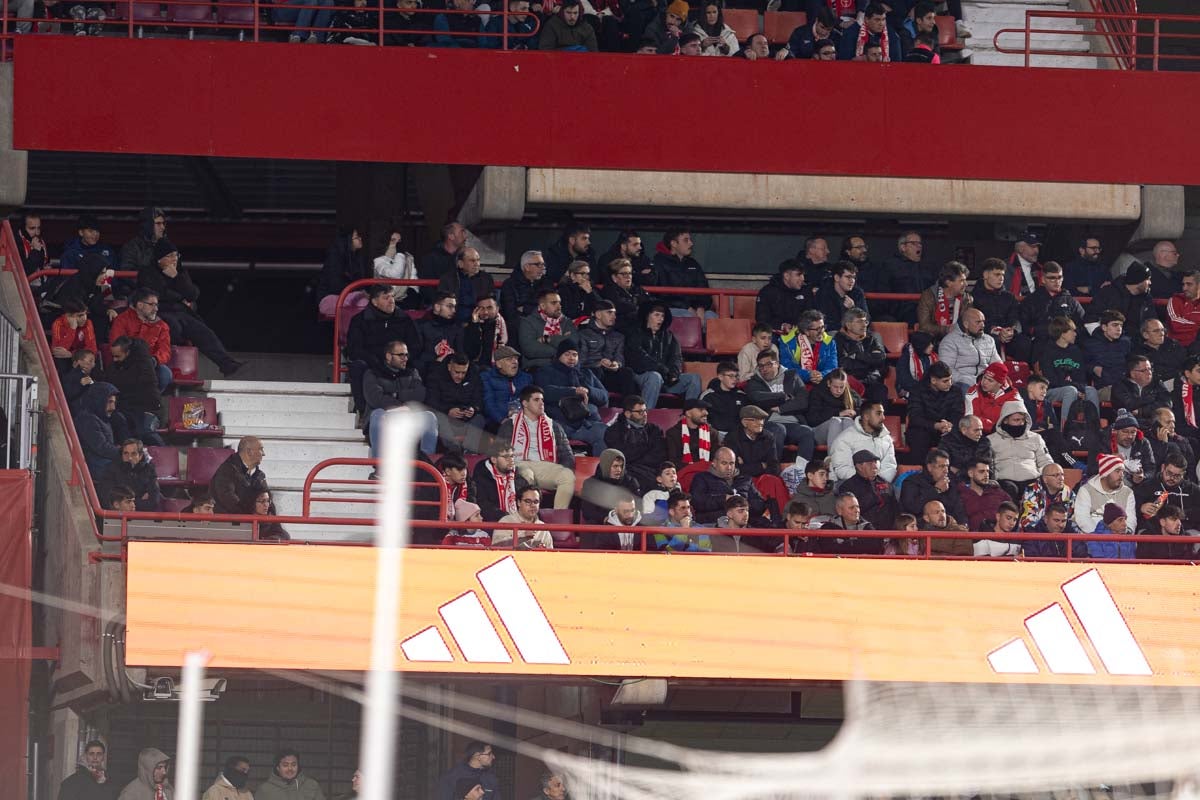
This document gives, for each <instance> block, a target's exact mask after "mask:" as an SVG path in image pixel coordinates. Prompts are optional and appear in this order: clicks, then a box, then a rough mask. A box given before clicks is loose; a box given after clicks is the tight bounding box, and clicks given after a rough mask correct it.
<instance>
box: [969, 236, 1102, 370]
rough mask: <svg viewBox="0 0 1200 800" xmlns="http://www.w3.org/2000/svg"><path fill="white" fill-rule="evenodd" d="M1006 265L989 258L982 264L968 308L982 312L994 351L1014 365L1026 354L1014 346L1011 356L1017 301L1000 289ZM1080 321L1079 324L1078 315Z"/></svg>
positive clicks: (1009, 293)
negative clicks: (994, 347)
mask: <svg viewBox="0 0 1200 800" xmlns="http://www.w3.org/2000/svg"><path fill="white" fill-rule="evenodd" d="M1007 269H1008V267H1007V265H1005V263H1004V262H1003V261H1001V260H1000V259H998V258H989V259H987V260H986V261H984V262H983V269H982V270H981V272H980V277H979V280H978V281H977V282H976V283H975V290H974V291H973V292H972V293H971V305H973V306H975V308H978V309H979V310H980V311H982V312H983V318H984V319H985V320H986V321H987V327H986V328H985V329H984V330H985V331H986V332H987V333H988V335H989V336H991V337H992V338H993V339H995V340H996V347H997V350H998V351H999V352H1001V353H1003V354H1007V355H1010V356H1012V357H1013V358H1016V359H1017V360H1018V361H1028V360H1029V355H1028V353H1025V352H1021V349H1020V347H1019V346H1018V347H1017V348H1016V349H1015V350H1014V351H1013V352H1011V353H1009V352H1008V351H1009V350H1010V349H1013V348H1012V345H1013V340H1014V339H1015V338H1017V334H1016V326H1017V320H1018V316H1019V315H1018V305H1019V304H1018V303H1017V298H1015V297H1013V295H1012V292H1010V291H1008V289H1007V288H1006V287H1005V286H1004V273H1005V271H1006V270H1007ZM1080 319H1081V320H1082V312H1081V316H1080Z"/></svg>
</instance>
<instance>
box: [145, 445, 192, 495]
mask: <svg viewBox="0 0 1200 800" xmlns="http://www.w3.org/2000/svg"><path fill="white" fill-rule="evenodd" d="M146 455H148V456H150V463H151V464H153V465H154V474H155V475H156V476H158V485H159V486H161V487H167V486H183V485H184V484H185V483H187V481H185V480H183V477H182V476H181V474H180V471H179V449H178V448H175V447H153V446H151V447H147V448H146Z"/></svg>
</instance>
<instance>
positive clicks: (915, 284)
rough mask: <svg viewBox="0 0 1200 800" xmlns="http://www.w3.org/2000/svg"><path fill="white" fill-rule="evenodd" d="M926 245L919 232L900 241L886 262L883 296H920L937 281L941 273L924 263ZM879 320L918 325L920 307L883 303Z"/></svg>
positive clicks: (880, 284) (880, 285)
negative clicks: (888, 294)
mask: <svg viewBox="0 0 1200 800" xmlns="http://www.w3.org/2000/svg"><path fill="white" fill-rule="evenodd" d="M924 253H925V243H924V241H923V240H922V239H921V234H919V233H917V232H916V231H905V232H904V233H902V234H900V237H899V238H898V239H897V240H896V252H895V253H893V254H892V255H890V256H888V257H887V259H886V260H885V261H884V262H883V267H882V270H881V272H882V275H880V278H879V281H878V291H880V292H903V293H905V294H920V293H921V292H923V291H925V290H926V289H928V288H929V287H930V286H932V285H933V284H934V281H936V280H937V269H936V268H935V267H934V266H933V265H932V264H926V263H925V262H924V261H922V258H921V257H922V255H923V254H924ZM879 305H880V306H882V307H881V308H877V309H875V313H876V319H882V318H891V319H895V320H899V321H901V322H907V323H908V324H910V325H912V324H913V323H915V322H916V321H917V304H916V303H915V302H913V301H903V302H892V303H880V304H879Z"/></svg>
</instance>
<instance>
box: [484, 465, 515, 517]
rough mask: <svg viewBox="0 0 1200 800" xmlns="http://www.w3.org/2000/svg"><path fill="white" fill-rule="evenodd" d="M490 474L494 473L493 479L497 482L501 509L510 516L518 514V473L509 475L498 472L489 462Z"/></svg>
mask: <svg viewBox="0 0 1200 800" xmlns="http://www.w3.org/2000/svg"><path fill="white" fill-rule="evenodd" d="M487 469H488V472H490V473H492V478H494V479H495V481H496V498H497V499H498V500H499V501H500V507H501V508H503V509H504V510H505V511H506V512H508V513H509V514H515V513H517V487H516V476H517V473H516V472H509V473H507V474H505V473H501V472H496V468H495V467H494V466H493V465H492V463H491V462H490V461H489V462H488V465H487Z"/></svg>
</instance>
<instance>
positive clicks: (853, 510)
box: [810, 492, 883, 555]
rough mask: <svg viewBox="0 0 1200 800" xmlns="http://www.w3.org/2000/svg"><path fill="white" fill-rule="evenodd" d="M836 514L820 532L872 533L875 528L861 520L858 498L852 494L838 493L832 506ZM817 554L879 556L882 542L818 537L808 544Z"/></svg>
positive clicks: (881, 550) (846, 537)
mask: <svg viewBox="0 0 1200 800" xmlns="http://www.w3.org/2000/svg"><path fill="white" fill-rule="evenodd" d="M834 508H835V510H836V513H835V514H834V515H833V518H832V519H830V520H829V521H828V522H826V523H825V524H824V525H822V526H821V529H822V530H837V531H846V532H847V533H849V532H852V531H873V530H875V526H874V525H872V524H871V523H869V522H867V521H866V520H865V519H863V516H862V513H861V512H860V510H859V505H858V498H857V497H856V496H855V495H854V494H853V493H852V492H838V494H837V500H836V503H835V505H834ZM810 546H813V547H814V549H815V550H816V551H817V552H820V553H829V554H840V555H880V554H882V553H883V540H881V539H868V538H864V537H860V536H845V537H839V538H831V537H820V538H817V539H816V540H815V543H814V542H810Z"/></svg>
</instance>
